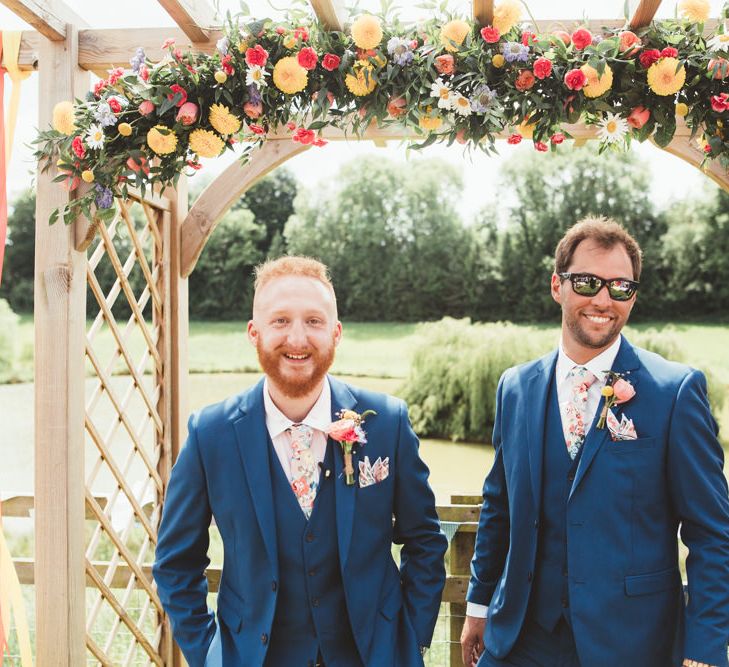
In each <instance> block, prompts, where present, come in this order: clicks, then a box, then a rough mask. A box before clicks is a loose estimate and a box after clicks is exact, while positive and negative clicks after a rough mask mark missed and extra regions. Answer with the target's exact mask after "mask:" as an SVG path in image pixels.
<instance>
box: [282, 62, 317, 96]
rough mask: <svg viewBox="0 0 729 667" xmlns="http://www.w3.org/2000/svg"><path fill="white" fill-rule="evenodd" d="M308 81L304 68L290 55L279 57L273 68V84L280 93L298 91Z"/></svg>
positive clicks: (290, 93) (304, 86) (291, 93)
mask: <svg viewBox="0 0 729 667" xmlns="http://www.w3.org/2000/svg"><path fill="white" fill-rule="evenodd" d="M308 82H309V77H308V76H307V73H306V70H305V69H304V68H303V67H302V66H301V65H299V62H298V61H297V60H296V58H294V57H292V56H286V57H285V58H281V60H279V61H278V62H277V63H276V65H275V67H274V68H273V84H274V85H275V86H276V88H278V89H279V90H280V91H281V92H282V93H286V94H287V95H293V94H294V93H299V92H301V91H302V90H304V88H306V84H307V83H308Z"/></svg>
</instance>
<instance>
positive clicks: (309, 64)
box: [296, 46, 319, 71]
mask: <svg viewBox="0 0 729 667" xmlns="http://www.w3.org/2000/svg"><path fill="white" fill-rule="evenodd" d="M296 60H297V61H298V63H299V65H301V66H302V67H303V68H304V69H306V70H309V71H311V70H313V69H316V63H317V62H319V56H318V55H317V54H316V51H314V49H312V48H311V47H310V46H305V47H304V48H303V49H301V51H299V55H298V56H296Z"/></svg>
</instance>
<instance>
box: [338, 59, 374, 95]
mask: <svg viewBox="0 0 729 667" xmlns="http://www.w3.org/2000/svg"><path fill="white" fill-rule="evenodd" d="M374 71H375V67H374V65H372V63H369V62H367V61H366V60H359V61H357V63H355V65H354V67H353V68H352V72H351V73H350V74H347V76H346V77H344V83H345V85H346V86H347V88H349V92H351V93H352V94H353V95H357V96H358V97H362V96H363V95H369V94H370V93H371V92H372V91H373V90H374V89H375V86H377V81H375V76H374Z"/></svg>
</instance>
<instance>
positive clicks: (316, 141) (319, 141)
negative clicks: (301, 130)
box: [311, 137, 329, 148]
mask: <svg viewBox="0 0 729 667" xmlns="http://www.w3.org/2000/svg"><path fill="white" fill-rule="evenodd" d="M328 143H329V142H328V141H327V140H326V139H322V138H321V137H317V138H316V139H314V141H313V142H312V144H311V145H312V146H317V147H319V148H321V147H322V146H326V145H327V144H328Z"/></svg>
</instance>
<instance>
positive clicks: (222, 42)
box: [215, 37, 230, 56]
mask: <svg viewBox="0 0 729 667" xmlns="http://www.w3.org/2000/svg"><path fill="white" fill-rule="evenodd" d="M215 47H216V48H217V49H218V52H219V53H220V55H221V56H227V55H228V48H229V47H230V42H229V41H228V38H227V37H221V38H220V39H219V40H218V41H217V42H216V43H215Z"/></svg>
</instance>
